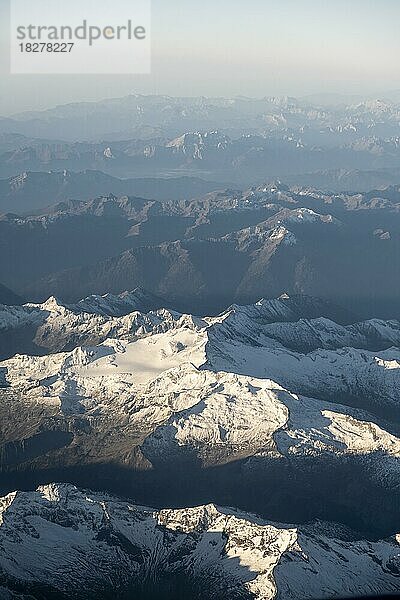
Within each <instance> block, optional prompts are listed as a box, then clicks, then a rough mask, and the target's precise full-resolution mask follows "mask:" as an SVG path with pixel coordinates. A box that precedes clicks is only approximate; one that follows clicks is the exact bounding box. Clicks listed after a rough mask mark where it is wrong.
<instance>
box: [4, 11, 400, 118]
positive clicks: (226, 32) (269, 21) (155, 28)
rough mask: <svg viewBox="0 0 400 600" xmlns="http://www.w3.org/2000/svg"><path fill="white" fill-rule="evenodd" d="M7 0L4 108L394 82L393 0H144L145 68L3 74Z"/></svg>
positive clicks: (302, 91) (370, 89)
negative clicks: (148, 69)
mask: <svg viewBox="0 0 400 600" xmlns="http://www.w3.org/2000/svg"><path fill="white" fill-rule="evenodd" d="M7 4H8V3H7V2H4V3H3V4H2V7H1V9H0V16H1V22H2V23H3V29H2V35H1V47H0V49H1V54H2V56H3V64H2V69H1V70H2V73H3V74H2V84H3V85H2V90H3V91H2V93H1V95H0V114H1V115H3V116H9V115H12V114H14V113H17V112H20V111H25V110H34V109H45V108H47V107H51V106H54V105H57V104H64V103H69V102H77V101H93V100H94V101H96V100H101V99H103V98H111V97H119V96H125V95H128V94H131V93H138V94H165V95H170V96H207V97H215V96H224V97H234V96H240V95H244V96H249V97H264V96H271V95H273V96H295V97H304V96H309V95H314V94H331V93H334V94H345V95H350V96H352V95H356V96H376V97H379V96H384V95H385V94H387V93H390V91H392V90H398V89H400V66H399V63H398V60H397V57H398V55H399V51H400V39H399V37H398V35H397V23H398V22H399V20H400V4H399V2H398V1H397V0H381V1H380V2H379V3H378V2H376V1H373V0H352V1H351V2H345V1H344V0H337V1H336V2H335V3H332V2H330V1H329V2H328V1H326V0H301V1H300V2H298V1H296V2H295V1H294V0H279V1H278V0H250V1H249V2H248V3H247V4H246V5H243V4H242V3H241V2H238V0H231V1H230V2H228V1H227V0H221V1H220V2H219V3H218V5H215V3H213V2H212V1H211V0H204V1H203V2H202V3H201V4H199V3H197V2H195V1H194V0H187V1H186V2H184V3H183V2H182V1H179V0H173V1H172V2H170V3H168V6H167V5H166V4H165V3H163V2H161V0H153V3H152V7H153V8H152V45H153V53H152V54H153V60H152V65H153V66H152V73H151V75H136V76H135V75H132V76H130V75H128V76H126V75H85V76H82V75H9V74H7V64H8V40H7V37H8V34H7V29H6V27H7V23H8V14H7ZM4 24H5V25H4ZM239 74H240V77H239V76H238V75H239Z"/></svg>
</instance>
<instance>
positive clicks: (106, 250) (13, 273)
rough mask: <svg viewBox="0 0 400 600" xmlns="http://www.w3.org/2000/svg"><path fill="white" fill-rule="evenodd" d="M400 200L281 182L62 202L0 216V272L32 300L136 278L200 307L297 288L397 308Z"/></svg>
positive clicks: (372, 310) (121, 286) (128, 284)
mask: <svg viewBox="0 0 400 600" xmlns="http://www.w3.org/2000/svg"><path fill="white" fill-rule="evenodd" d="M399 200H400V193H399V188H398V186H392V187H389V188H386V189H384V190H378V191H371V192H368V193H364V194H348V193H341V194H332V193H328V192H322V191H318V190H315V189H313V188H302V187H299V186H292V187H288V186H285V185H284V184H282V183H279V182H277V183H272V184H264V185H262V186H258V187H257V186H253V187H252V188H250V189H248V190H245V191H240V190H237V191H235V190H230V189H227V190H222V191H217V192H211V193H209V194H207V195H206V196H203V197H201V198H198V199H192V200H174V201H164V202H160V201H156V200H149V199H145V198H137V197H131V196H122V197H117V196H114V195H108V196H103V197H99V198H95V199H92V200H69V201H64V202H61V203H58V204H56V205H55V206H53V207H50V208H47V209H43V210H40V211H38V212H37V213H36V214H33V215H31V216H29V215H25V216H21V215H15V214H12V213H7V214H4V215H3V216H2V217H0V248H1V253H0V273H1V280H2V283H3V284H4V285H6V286H7V287H9V288H10V289H12V290H14V291H15V292H16V293H17V294H19V295H20V296H22V297H24V298H26V299H27V300H30V301H33V302H43V301H44V300H46V298H48V297H49V296H56V297H59V298H61V299H62V300H64V301H66V302H69V303H71V302H76V301H77V300H79V298H80V297H82V296H85V295H91V294H100V295H102V294H105V293H117V294H118V293H121V292H123V291H124V290H125V289H126V288H130V289H134V288H135V287H138V286H141V287H144V288H145V289H147V290H149V291H150V292H152V293H153V294H155V295H158V296H161V297H163V298H166V299H168V301H169V302H171V303H172V304H173V305H174V306H175V307H176V308H177V309H179V310H181V311H183V312H192V313H197V314H212V313H214V314H215V313H217V312H219V311H221V310H222V309H223V308H224V307H226V306H227V305H229V304H230V303H232V302H237V303H239V304H240V303H248V302H254V301H256V300H257V299H258V298H260V297H273V296H277V295H280V294H282V293H289V294H290V295H293V294H298V293H300V294H309V295H312V296H317V297H322V298H326V299H330V300H332V301H333V302H336V303H338V304H341V305H343V306H344V307H346V308H347V309H348V310H351V311H353V312H356V313H358V314H359V315H360V316H361V317H363V318H370V317H382V318H392V317H398V316H399V313H398V302H397V298H398V296H399V292H400V290H399V281H400V263H399V259H398V257H399V256H400V248H399V243H400V237H399V231H400V227H399V225H400V213H399ZM371 281H373V282H374V292H373V293H371V291H370V282H371Z"/></svg>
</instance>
